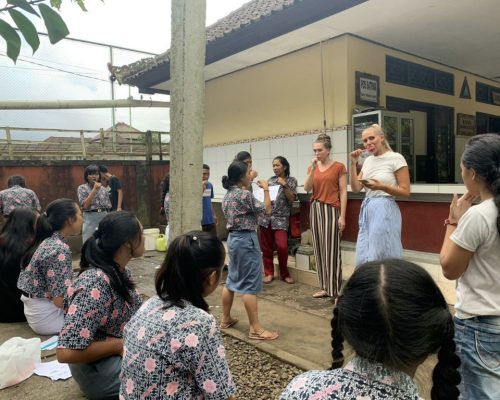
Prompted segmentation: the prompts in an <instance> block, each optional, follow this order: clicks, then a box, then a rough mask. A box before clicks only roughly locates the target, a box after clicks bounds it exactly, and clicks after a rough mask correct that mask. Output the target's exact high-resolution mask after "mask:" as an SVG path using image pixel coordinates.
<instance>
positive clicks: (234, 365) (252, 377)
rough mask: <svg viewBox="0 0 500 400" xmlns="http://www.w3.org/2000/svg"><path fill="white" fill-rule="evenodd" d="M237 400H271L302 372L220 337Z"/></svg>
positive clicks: (228, 338)
mask: <svg viewBox="0 0 500 400" xmlns="http://www.w3.org/2000/svg"><path fill="white" fill-rule="evenodd" d="M223 337H224V344H225V347H226V357H227V360H228V363H229V368H230V370H231V374H232V375H233V379H234V382H235V384H236V388H237V392H236V398H237V399H238V400H250V399H251V400H275V399H278V398H279V395H280V394H281V392H282V391H283V390H284V389H285V387H286V386H287V385H288V383H289V382H290V381H291V380H292V378H294V377H295V376H296V375H298V374H300V373H302V372H304V371H302V370H300V369H299V368H297V367H295V366H293V365H290V364H287V363H285V362H283V361H280V360H278V359H276V358H274V357H272V356H270V355H269V354H267V353H264V352H262V351H260V350H257V349H256V348H255V347H253V346H252V345H249V344H248V343H245V342H242V341H240V340H237V339H234V338H233V337H231V336H228V335H223Z"/></svg>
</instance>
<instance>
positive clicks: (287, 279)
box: [283, 276, 295, 285]
mask: <svg viewBox="0 0 500 400" xmlns="http://www.w3.org/2000/svg"><path fill="white" fill-rule="evenodd" d="M283 281H284V282H286V283H288V284H290V285H291V284H293V283H295V281H294V280H293V278H292V277H291V276H287V277H286V278H284V279H283Z"/></svg>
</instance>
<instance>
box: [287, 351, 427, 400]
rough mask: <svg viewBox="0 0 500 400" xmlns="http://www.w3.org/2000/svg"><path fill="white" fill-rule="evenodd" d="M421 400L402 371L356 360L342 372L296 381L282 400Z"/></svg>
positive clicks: (315, 374)
mask: <svg viewBox="0 0 500 400" xmlns="http://www.w3.org/2000/svg"><path fill="white" fill-rule="evenodd" d="M326 399H328V400H335V399H339V400H340V399H342V400H382V399H383V400H419V396H418V390H417V386H416V385H415V383H414V382H413V380H412V379H411V378H410V377H409V376H408V375H406V374H405V373H404V372H401V371H394V370H390V369H387V368H385V367H384V366H383V365H382V364H379V363H371V362H369V361H368V360H366V359H363V358H361V357H355V358H354V359H353V360H352V361H351V362H350V363H349V364H348V365H346V366H345V367H344V368H342V369H335V370H330V371H309V372H306V373H304V374H301V375H299V376H297V377H295V378H294V379H293V380H292V381H291V382H290V383H289V384H288V386H287V387H286V389H285V391H284V392H283V393H282V394H281V397H280V400H326Z"/></svg>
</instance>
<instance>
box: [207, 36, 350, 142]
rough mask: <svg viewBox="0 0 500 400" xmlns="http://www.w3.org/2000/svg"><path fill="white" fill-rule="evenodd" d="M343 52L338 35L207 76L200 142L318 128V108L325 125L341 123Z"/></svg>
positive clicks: (344, 87)
mask: <svg viewBox="0 0 500 400" xmlns="http://www.w3.org/2000/svg"><path fill="white" fill-rule="evenodd" d="M346 54H347V40H346V38H345V37H344V38H341V39H339V40H337V41H329V42H326V43H323V44H322V45H320V44H318V45H315V46H312V47H308V48H305V49H302V50H300V51H298V52H294V53H290V54H287V55H285V56H282V57H279V58H276V59H273V60H270V61H268V62H266V63H263V64H260V65H256V66H253V67H251V68H247V69H243V70H241V71H237V72H234V73H232V74H229V75H226V76H223V77H221V78H217V79H214V80H211V81H209V82H207V84H206V106H205V107H206V108H205V136H204V144H205V145H213V144H217V143H224V142H228V141H237V140H244V139H248V138H258V137H265V136H270V135H278V134H286V133H292V132H299V131H310V130H314V129H321V128H323V119H324V116H323V110H324V111H325V116H326V122H327V128H333V127H337V126H341V125H345V124H346V122H347V120H346V118H345V117H342V118H340V119H338V120H336V121H335V123H334V117H333V111H334V109H335V110H337V114H339V113H340V114H341V115H342V116H344V115H345V114H346V112H347V108H346V107H347V82H346V80H345V76H346V73H347V62H346ZM322 59H323V80H322V77H321V76H322V70H321V60H322ZM322 85H324V96H325V103H324V106H323V91H322Z"/></svg>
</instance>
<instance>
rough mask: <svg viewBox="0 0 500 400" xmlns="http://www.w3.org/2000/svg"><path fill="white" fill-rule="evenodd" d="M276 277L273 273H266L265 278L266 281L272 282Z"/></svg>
mask: <svg viewBox="0 0 500 400" xmlns="http://www.w3.org/2000/svg"><path fill="white" fill-rule="evenodd" d="M273 279H274V277H273V276H272V275H266V276H265V277H264V279H263V282H264V283H271V282H272V281H273Z"/></svg>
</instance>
